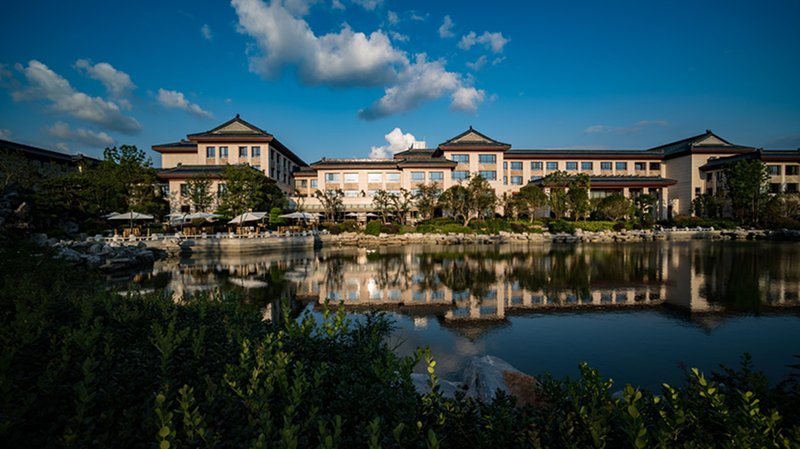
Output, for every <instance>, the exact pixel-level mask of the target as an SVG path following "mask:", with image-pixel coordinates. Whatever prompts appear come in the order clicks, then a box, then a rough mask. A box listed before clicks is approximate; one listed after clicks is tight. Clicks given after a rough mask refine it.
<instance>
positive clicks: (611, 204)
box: [597, 193, 632, 221]
mask: <svg viewBox="0 0 800 449" xmlns="http://www.w3.org/2000/svg"><path fill="white" fill-rule="evenodd" d="M631 206H632V203H631V200H629V199H627V198H625V197H624V196H622V195H620V194H618V193H615V194H613V195H609V196H607V197H605V198H602V199H600V201H598V202H597V213H598V214H599V215H600V216H601V217H603V218H605V219H607V220H613V221H620V220H622V219H624V218H625V217H627V216H628V215H629V214H630V213H631Z"/></svg>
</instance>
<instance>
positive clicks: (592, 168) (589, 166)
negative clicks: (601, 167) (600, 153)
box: [581, 162, 594, 171]
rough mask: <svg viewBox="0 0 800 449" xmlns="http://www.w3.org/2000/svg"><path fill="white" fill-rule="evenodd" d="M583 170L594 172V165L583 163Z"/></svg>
mask: <svg viewBox="0 0 800 449" xmlns="http://www.w3.org/2000/svg"><path fill="white" fill-rule="evenodd" d="M581 170H588V171H592V170H594V163H592V162H581Z"/></svg>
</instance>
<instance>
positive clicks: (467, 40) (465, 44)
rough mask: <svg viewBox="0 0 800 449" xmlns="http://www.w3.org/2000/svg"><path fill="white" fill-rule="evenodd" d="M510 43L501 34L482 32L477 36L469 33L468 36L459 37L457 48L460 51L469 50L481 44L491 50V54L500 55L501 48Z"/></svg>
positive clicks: (471, 32)
mask: <svg viewBox="0 0 800 449" xmlns="http://www.w3.org/2000/svg"><path fill="white" fill-rule="evenodd" d="M510 41H511V39H507V38H506V37H504V36H503V33H490V32H488V31H484V32H483V34H481V35H480V36H478V35H477V34H475V32H474V31H470V32H469V34H466V35H464V36H461V41H459V43H458V47H459V48H460V49H462V50H469V49H470V48H472V46H473V45H477V44H482V45H483V46H484V47H486V48H488V49H491V50H492V53H502V52H503V48H504V47H505V46H506V44H507V43H509V42H510Z"/></svg>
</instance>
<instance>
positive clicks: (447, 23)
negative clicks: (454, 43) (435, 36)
mask: <svg viewBox="0 0 800 449" xmlns="http://www.w3.org/2000/svg"><path fill="white" fill-rule="evenodd" d="M453 25H455V24H454V23H453V20H452V19H451V18H450V16H444V21H443V22H442V25H441V26H440V27H439V37H441V38H442V39H447V38H449V37H453V36H455V34H453Z"/></svg>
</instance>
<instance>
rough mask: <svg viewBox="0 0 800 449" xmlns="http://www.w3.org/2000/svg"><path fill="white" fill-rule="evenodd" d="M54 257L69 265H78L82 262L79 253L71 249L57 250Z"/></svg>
mask: <svg viewBox="0 0 800 449" xmlns="http://www.w3.org/2000/svg"><path fill="white" fill-rule="evenodd" d="M56 257H57V258H59V259H63V260H66V261H67V262H70V263H78V262H81V261H82V260H83V257H82V254H81V253H79V252H77V251H75V250H74V249H72V248H66V247H64V248H61V249H59V250H58V253H57V254H56Z"/></svg>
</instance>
